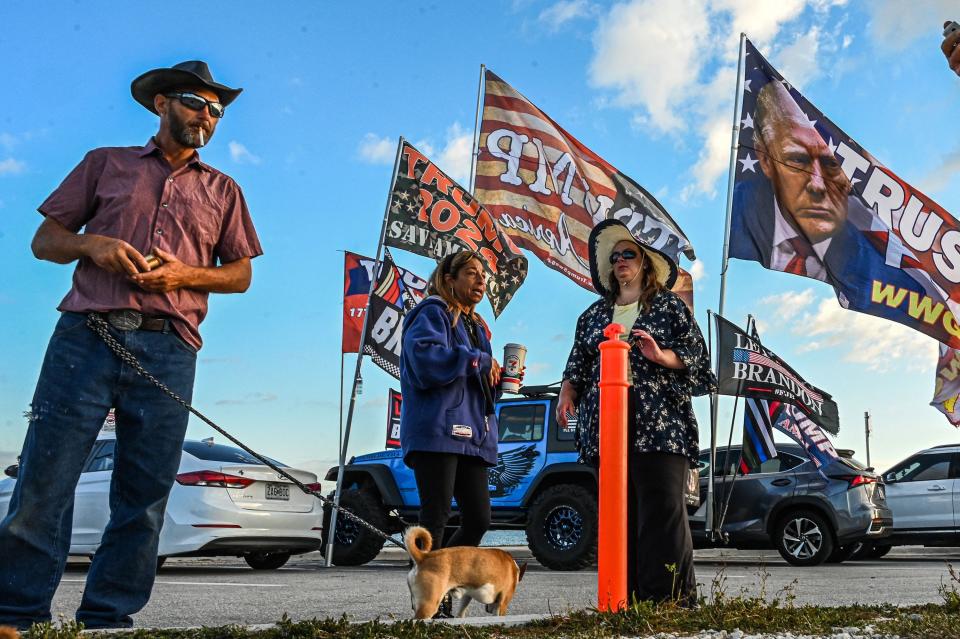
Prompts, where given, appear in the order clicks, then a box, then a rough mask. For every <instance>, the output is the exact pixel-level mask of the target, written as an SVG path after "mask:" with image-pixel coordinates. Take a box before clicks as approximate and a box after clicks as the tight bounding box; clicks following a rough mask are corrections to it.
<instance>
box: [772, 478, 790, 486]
mask: <svg viewBox="0 0 960 639" xmlns="http://www.w3.org/2000/svg"><path fill="white" fill-rule="evenodd" d="M770 483H771V484H773V485H774V486H788V485H789V484H790V480H789V479H787V478H786V477H783V478H781V479H774V480H773V481H772V482H770Z"/></svg>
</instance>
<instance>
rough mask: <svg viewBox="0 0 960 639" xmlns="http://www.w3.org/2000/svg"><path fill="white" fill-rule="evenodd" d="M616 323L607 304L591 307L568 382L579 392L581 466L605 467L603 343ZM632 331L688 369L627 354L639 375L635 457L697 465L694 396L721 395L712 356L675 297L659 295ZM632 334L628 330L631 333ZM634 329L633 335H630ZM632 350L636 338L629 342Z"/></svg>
mask: <svg viewBox="0 0 960 639" xmlns="http://www.w3.org/2000/svg"><path fill="white" fill-rule="evenodd" d="M612 318H613V304H612V303H611V302H609V301H607V300H605V299H601V300H598V301H597V302H595V303H593V304H592V305H591V306H590V307H589V308H588V309H587V310H586V311H584V312H583V314H582V315H581V316H580V318H579V319H578V320H577V333H576V336H575V337H574V342H573V349H571V351H570V357H569V358H568V359H567V367H566V368H565V369H564V372H563V379H564V380H567V381H569V382H570V383H571V384H572V385H573V388H574V390H576V392H577V401H578V402H579V405H578V407H577V447H578V448H579V450H580V460H581V461H582V462H584V463H588V464H592V465H596V464H597V462H598V461H599V457H600V451H599V419H600V416H599V413H600V388H599V386H598V384H599V382H600V349H599V348H598V346H599V345H600V342H602V341H604V340H605V339H606V338H605V337H604V335H603V329H605V328H606V327H607V326H608V325H609V324H610V322H611V321H612ZM632 328H642V329H643V330H645V331H647V332H648V333H650V335H651V336H653V338H654V339H655V340H656V342H657V344H658V345H659V346H660V348H663V349H667V348H669V349H671V350H673V352H674V353H676V354H677V357H679V358H680V360H681V361H683V363H684V364H686V368H685V369H682V370H674V369H670V368H666V367H664V366H660V365H659V364H654V363H653V362H651V361H650V360H648V359H647V358H645V357H644V356H643V355H642V354H641V353H640V349H639V348H637V347H635V346H634V347H633V348H631V349H630V351H629V356H628V357H629V358H630V368H631V370H632V371H633V387H632V388H631V389H630V390H631V392H632V397H631V399H632V400H633V409H634V413H633V415H632V419H631V420H629V422H628V428H629V430H630V445H631V447H632V449H633V450H634V451H637V452H654V451H658V452H666V453H675V454H677V455H684V456H686V457H687V458H688V459H689V460H690V462H691V464H696V461H697V456H698V455H699V453H700V447H699V443H698V433H697V418H696V416H695V415H694V413H693V404H692V402H691V401H690V397H691V395H706V394H707V393H710V392H712V391H714V390H716V378H715V377H714V375H713V372H712V371H711V370H710V356H709V353H708V352H707V346H706V344H705V343H704V340H703V334H702V333H701V332H700V328H699V327H698V326H697V323H696V321H695V320H694V318H693V315H692V314H691V313H690V309H688V308H687V306H686V305H685V304H684V303H683V300H681V299H680V298H679V297H678V296H677V295H676V294H675V293H672V292H670V291H666V290H664V291H660V292H658V293H656V294H655V295H654V296H653V298H652V299H651V300H650V309H649V310H648V311H646V312H643V310H642V309H641V312H640V315H639V317H637V321H636V323H634V325H633V327H632ZM632 328H631V329H629V330H632ZM629 330H628V332H629ZM629 337H630V341H631V343H634V342H635V338H634V337H633V336H632V335H629Z"/></svg>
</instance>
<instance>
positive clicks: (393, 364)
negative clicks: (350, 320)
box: [363, 249, 427, 379]
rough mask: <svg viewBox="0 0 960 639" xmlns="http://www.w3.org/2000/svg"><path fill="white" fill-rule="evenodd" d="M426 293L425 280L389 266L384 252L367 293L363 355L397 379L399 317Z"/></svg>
mask: <svg viewBox="0 0 960 639" xmlns="http://www.w3.org/2000/svg"><path fill="white" fill-rule="evenodd" d="M426 290H427V281H426V280H424V279H423V278H420V277H417V276H416V275H413V274H412V273H411V272H410V271H404V270H402V269H401V268H400V267H398V266H397V265H396V264H394V263H393V256H392V255H390V251H389V249H384V257H383V262H382V264H381V267H380V277H378V278H377V285H376V286H375V287H374V289H373V292H372V293H371V294H370V306H369V308H370V310H369V313H370V317H369V318H368V319H367V333H366V335H365V336H364V339H363V352H364V353H365V354H367V355H369V356H370V359H372V360H373V363H374V364H376V365H377V366H379V367H380V368H382V369H383V370H385V371H386V372H388V373H390V374H391V375H393V376H394V377H396V378H397V379H400V347H401V343H402V338H403V316H404V315H406V312H407V311H408V310H410V309H412V308H413V307H414V306H416V305H417V303H418V302H419V301H420V300H422V299H423V297H424V295H425V294H426Z"/></svg>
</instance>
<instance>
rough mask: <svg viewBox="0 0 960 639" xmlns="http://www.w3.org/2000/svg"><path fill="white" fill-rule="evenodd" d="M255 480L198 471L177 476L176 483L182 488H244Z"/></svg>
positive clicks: (208, 471)
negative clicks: (182, 486)
mask: <svg viewBox="0 0 960 639" xmlns="http://www.w3.org/2000/svg"><path fill="white" fill-rule="evenodd" d="M255 481H256V480H255V479H250V478H249V477H238V476H237V475H225V474H223V473H217V472H214V471H212V470H198V471H194V472H192V473H180V474H179V475H177V483H178V484H182V485H184V486H214V487H217V488H246V487H247V486H249V485H250V484H252V483H253V482H255Z"/></svg>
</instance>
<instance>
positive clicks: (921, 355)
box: [792, 297, 939, 373]
mask: <svg viewBox="0 0 960 639" xmlns="http://www.w3.org/2000/svg"><path fill="white" fill-rule="evenodd" d="M792 332H793V333H794V334H797V335H804V336H806V337H808V338H811V339H810V341H808V342H807V343H806V344H804V345H803V346H801V347H800V348H799V349H798V350H799V351H801V352H804V351H820V350H825V349H838V350H839V351H841V352H842V353H843V355H842V360H843V361H845V362H849V363H851V364H860V365H863V366H865V367H866V368H867V370H872V371H886V370H903V369H905V370H908V371H917V372H927V373H929V372H930V370H931V368H932V367H933V366H934V365H935V363H936V361H937V356H938V353H939V351H938V348H937V344H938V342H937V341H936V340H934V339H933V338H930V337H927V336H926V335H924V334H923V333H919V332H917V331H915V330H912V329H909V328H907V327H906V326H903V325H902V324H897V323H896V322H891V321H890V320H886V319H882V318H879V317H873V316H871V315H864V314H863V313H856V312H853V311H848V310H846V309H844V308H842V307H841V306H840V305H839V304H838V303H837V301H836V300H835V299H833V298H832V297H828V298H824V299H822V300H821V301H820V303H819V304H818V305H817V307H816V309H815V310H814V311H813V312H812V313H804V314H803V316H801V317H800V318H798V319H797V320H796V321H795V322H794V323H793V326H792Z"/></svg>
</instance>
